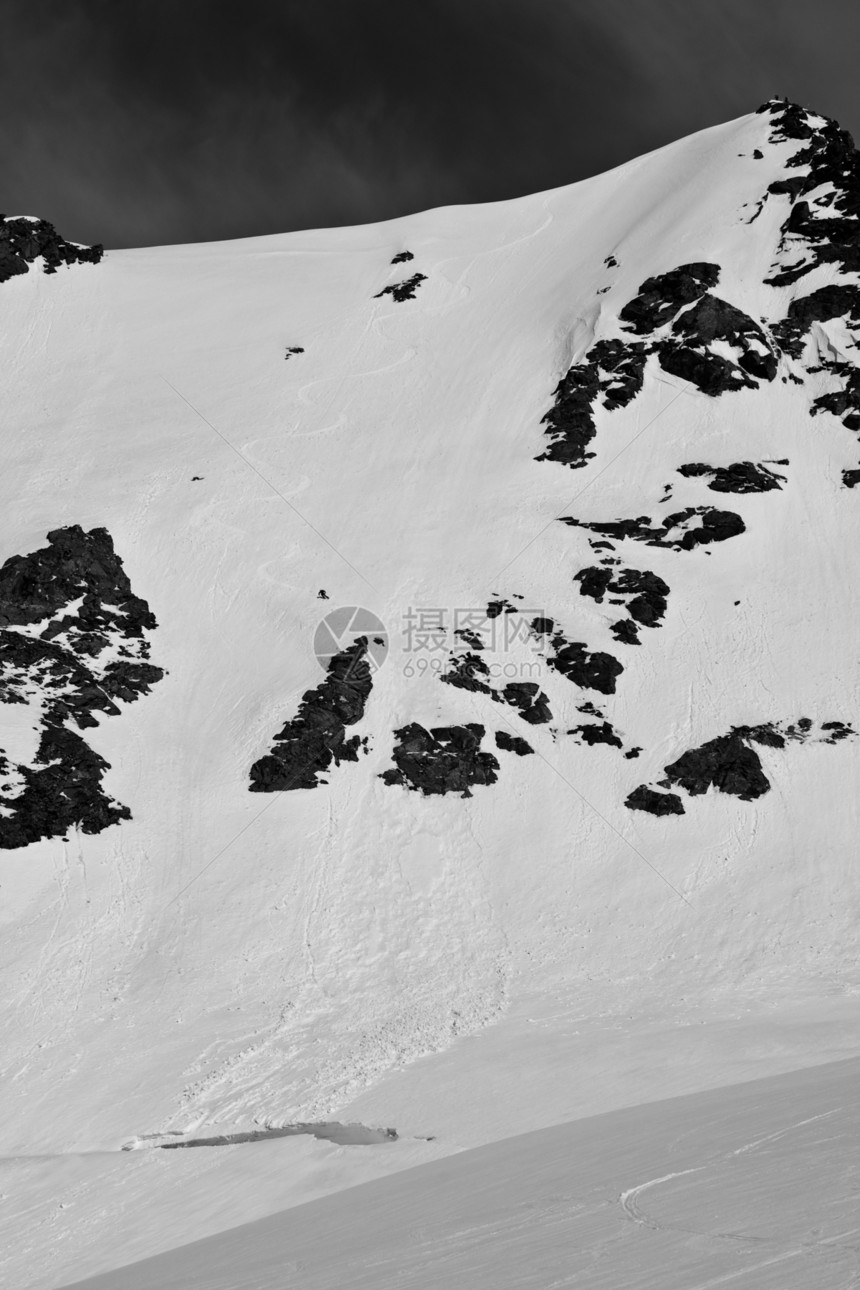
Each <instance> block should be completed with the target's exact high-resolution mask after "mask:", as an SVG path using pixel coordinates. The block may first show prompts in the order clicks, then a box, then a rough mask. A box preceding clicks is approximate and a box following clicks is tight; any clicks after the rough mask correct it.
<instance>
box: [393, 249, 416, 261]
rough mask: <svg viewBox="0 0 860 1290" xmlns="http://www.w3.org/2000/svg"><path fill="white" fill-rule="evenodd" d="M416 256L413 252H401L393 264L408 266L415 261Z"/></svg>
mask: <svg viewBox="0 0 860 1290" xmlns="http://www.w3.org/2000/svg"><path fill="white" fill-rule="evenodd" d="M414 259H415V256H414V255H413V254H412V252H411V251H400V252H399V253H398V254H397V255H395V257H394V259H393V260H392V261H391V263H392V264H406V263H407V261H409V260H414Z"/></svg>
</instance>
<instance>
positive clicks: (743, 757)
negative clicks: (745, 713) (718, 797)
mask: <svg viewBox="0 0 860 1290" xmlns="http://www.w3.org/2000/svg"><path fill="white" fill-rule="evenodd" d="M748 738H749V736H748V735H745V733H742V730H741V729H738V730H732V731H731V732H730V733H729V734H727V735H720V736H719V737H718V738H717V739H709V740H708V742H707V743H704V744H702V745H701V746H700V747H698V748H691V749H690V750H689V751H688V752H685V753H682V755H681V756H680V757H679V758H678V759H677V761H674V762H672V763H671V765H669V766H666V767H665V768H664V769H665V773H666V778H667V780H668V781H669V783H670V784H677V785H679V786H680V787H681V788H683V789H686V791H687V792H688V793H690V794H691V795H692V796H695V795H696V794H698V793H705V792H707V790H708V789H709V788H711V787H712V786H713V787H714V788H716V789H718V790H719V791H720V792H721V793H731V794H733V796H735V797H739V798H740V799H741V801H744V802H751V801H752V800H753V799H754V798H756V797H761V796H762V795H763V794H764V793H767V792H768V791H769V790H770V781H769V780H768V779H767V776H766V775H765V774H764V771H763V770H762V768H761V761H760V760H759V757H758V754H757V753H756V752H755V751H754V750H753V749H752V748H750V746H749V743H748V742H747V740H748Z"/></svg>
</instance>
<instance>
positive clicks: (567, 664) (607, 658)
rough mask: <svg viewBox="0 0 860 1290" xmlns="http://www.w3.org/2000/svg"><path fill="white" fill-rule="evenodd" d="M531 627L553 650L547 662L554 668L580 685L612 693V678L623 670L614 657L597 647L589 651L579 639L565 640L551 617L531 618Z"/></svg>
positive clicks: (604, 692)
mask: <svg viewBox="0 0 860 1290" xmlns="http://www.w3.org/2000/svg"><path fill="white" fill-rule="evenodd" d="M532 631H533V632H534V633H535V635H537V636H543V637H545V638H546V643H547V645H548V647H549V648H550V650H551V651H552V652H551V653H550V655H549V657H548V658H547V663H548V664H549V666H550V667H551V668H554V670H555V671H556V672H560V673H561V674H562V676H566V677H567V679H568V680H569V681H573V682H574V684H576V685H578V686H581V687H582V688H583V689H587V690H598V691H599V692H600V693H601V694H614V693H615V679H616V677H618V676H620V675H621V673H622V672H623V671H624V668H623V667H622V666H621V664H620V663H619V662H618V659H617V658H613V656H612V655H611V654H606V653H603V652H602V651H600V650H598V651H595V653H593V654H589V652H588V649H587V647H586V646H585V645H584V644H582V642H581V641H568V640H566V639H565V637H564V635H563V634H562V633H561V632H559V631H556V630H555V625H554V623H553V620H552V619H551V618H535V619H533V620H532Z"/></svg>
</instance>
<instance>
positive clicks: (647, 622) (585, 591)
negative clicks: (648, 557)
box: [573, 565, 669, 645]
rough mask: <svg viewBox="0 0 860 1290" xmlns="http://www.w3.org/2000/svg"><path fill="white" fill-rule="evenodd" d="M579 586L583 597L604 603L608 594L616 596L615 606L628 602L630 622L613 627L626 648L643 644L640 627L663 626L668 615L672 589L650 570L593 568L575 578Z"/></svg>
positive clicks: (582, 570) (583, 571)
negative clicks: (668, 598) (665, 616)
mask: <svg viewBox="0 0 860 1290" xmlns="http://www.w3.org/2000/svg"><path fill="white" fill-rule="evenodd" d="M573 580H574V582H578V583H579V591H580V595H583V596H591V597H592V598H593V599H594V600H596V601H597V603H598V604H602V602H603V598H604V596H605V595H606V594H607V593H610V592H611V593H613V596H614V597H619V598H620V599H613V604H623V603H624V601H625V600H626V601H627V613H628V614H629V615H630V617H629V618H627V619H623V618H622V619H621V620H620V621H619V622H617V623H613V624H612V627H611V628H610V630H611V632H612V634H613V636H614V637H615V639H616V640H617V641H621V642H622V643H623V644H625V645H638V644H639V634H638V627H639V625H641V626H643V627H659V626H660V623H661V621H662V618H663V615H664V614H665V612H666V605H667V600H666V597H667V596H668V595H669V586H668V584H667V583H666V582H664V581H663V579H662V578H660V577H658V576H657V574H656V573H651V571H650V570H649V569H617V568H613V567H610V568H605V567H604V568H601V567H599V566H597V565H592V566H591V567H589V568H587V569H580V571H579V573H575V574H574V575H573Z"/></svg>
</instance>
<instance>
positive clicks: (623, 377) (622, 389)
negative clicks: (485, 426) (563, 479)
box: [535, 340, 648, 469]
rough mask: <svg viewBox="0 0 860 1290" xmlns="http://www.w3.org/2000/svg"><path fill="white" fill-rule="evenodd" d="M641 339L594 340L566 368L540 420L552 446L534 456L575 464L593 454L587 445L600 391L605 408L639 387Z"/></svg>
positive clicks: (644, 353)
mask: <svg viewBox="0 0 860 1290" xmlns="http://www.w3.org/2000/svg"><path fill="white" fill-rule="evenodd" d="M647 356H648V355H647V349H646V347H645V345H643V344H641V343H638V342H635V341H634V342H630V343H625V342H624V341H621V340H601V341H598V342H597V343H596V344H595V345H593V346H592V348H591V349H590V350H589V351H588V353H587V354H586V356H585V359H584V361H583V362H582V363H577V364H575V365H574V366H573V367H571V368H569V369H568V371H567V373H566V374H565V375H564V376H563V377H562V379H561V380H560V381H559V383H558V385H557V386H556V387H555V390H554V391H553V398H554V399H555V402H554V404H553V406H552V407H551V408H550V410H549V412H547V413H546V414H545V415H544V416H543V418H542V419H541V424H542V425H545V426H546V427H547V429H546V431H545V434H546V435H547V437H548V438H549V439H550V446H549V447H548V448H547V449H546V451H545V452H543V453H541V454H540V456H538V457H536V458H535V460H536V461H558V462H562V463H563V464H564V465H566V466H570V467H572V468H574V469H577V468H579V467H581V466H584V465H586V464H587V462H588V460H589V459H590V458H591V457H593V456H594V453H593V452H589V451H587V449H588V445H589V444H590V442H591V440H592V439H593V438H594V435H595V433H596V429H595V424H594V415H593V411H594V406H595V404H596V402H597V401H598V398H599V397H601V396H602V399H603V406H604V407H606V409H607V410H608V411H612V410H613V409H615V408H623V407H626V405H627V404H628V403H630V402H631V401H632V400H633V399H634V398H635V397H636V395H637V394H638V393H639V391H640V390H641V389H642V384H643V380H644V373H645V360H646V358H647Z"/></svg>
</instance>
